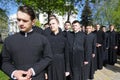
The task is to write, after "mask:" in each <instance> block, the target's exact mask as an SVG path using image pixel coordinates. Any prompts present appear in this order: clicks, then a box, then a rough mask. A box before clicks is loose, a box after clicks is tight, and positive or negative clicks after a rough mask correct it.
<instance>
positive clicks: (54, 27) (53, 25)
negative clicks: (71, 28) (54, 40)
mask: <svg viewBox="0 0 120 80" xmlns="http://www.w3.org/2000/svg"><path fill="white" fill-rule="evenodd" d="M49 25H50V29H51V31H52V32H55V31H57V30H58V26H59V24H58V22H57V21H56V19H52V20H50V22H49Z"/></svg>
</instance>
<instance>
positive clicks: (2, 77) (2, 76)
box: [0, 44, 9, 80]
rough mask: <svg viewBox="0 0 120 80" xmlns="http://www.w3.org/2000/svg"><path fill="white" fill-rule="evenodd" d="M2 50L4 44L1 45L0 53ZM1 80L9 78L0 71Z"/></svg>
mask: <svg viewBox="0 0 120 80" xmlns="http://www.w3.org/2000/svg"><path fill="white" fill-rule="evenodd" d="M1 48H2V44H0V52H1ZM0 80H9V77H8V76H7V75H6V74H4V73H3V72H2V71H1V70H0Z"/></svg>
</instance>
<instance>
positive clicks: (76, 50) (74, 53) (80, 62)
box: [67, 32, 85, 80]
mask: <svg viewBox="0 0 120 80" xmlns="http://www.w3.org/2000/svg"><path fill="white" fill-rule="evenodd" d="M67 39H68V42H69V50H70V68H71V74H72V80H85V79H84V69H83V68H84V60H85V34H84V33H83V32H78V33H74V32H70V33H69V34H68V35H67Z"/></svg>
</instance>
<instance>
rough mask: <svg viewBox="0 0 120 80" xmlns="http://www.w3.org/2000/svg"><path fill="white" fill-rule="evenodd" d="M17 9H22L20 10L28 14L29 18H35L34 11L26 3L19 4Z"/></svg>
mask: <svg viewBox="0 0 120 80" xmlns="http://www.w3.org/2000/svg"><path fill="white" fill-rule="evenodd" d="M18 11H22V12H24V13H27V14H28V15H30V17H31V20H34V19H35V12H34V11H33V9H32V8H31V7H29V6H27V5H23V6H19V8H18Z"/></svg>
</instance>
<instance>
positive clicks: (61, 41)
mask: <svg viewBox="0 0 120 80" xmlns="http://www.w3.org/2000/svg"><path fill="white" fill-rule="evenodd" d="M46 37H47V38H48V40H49V41H50V44H51V48H52V53H53V60H52V64H51V66H50V67H49V68H48V80H65V72H69V70H70V69H69V50H68V44H67V39H66V38H65V37H64V35H63V34H62V32H61V31H60V30H59V33H58V34H56V35H55V34H54V33H52V32H51V33H50V34H49V35H48V36H46Z"/></svg>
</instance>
